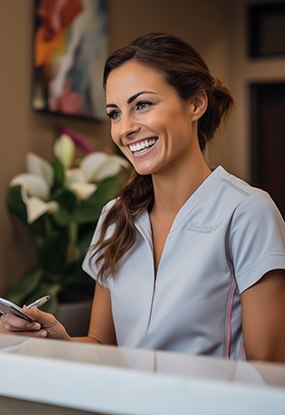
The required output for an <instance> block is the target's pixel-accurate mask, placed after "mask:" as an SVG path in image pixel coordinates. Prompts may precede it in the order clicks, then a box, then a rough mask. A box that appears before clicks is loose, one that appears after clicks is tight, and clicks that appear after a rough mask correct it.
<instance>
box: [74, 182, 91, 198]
mask: <svg viewBox="0 0 285 415" xmlns="http://www.w3.org/2000/svg"><path fill="white" fill-rule="evenodd" d="M68 188H69V189H70V190H71V191H72V192H74V193H75V195H76V197H77V199H79V200H86V199H88V197H89V196H91V195H92V193H94V192H95V190H96V189H97V186H96V184H94V183H75V182H73V183H70V185H69V186H68Z"/></svg>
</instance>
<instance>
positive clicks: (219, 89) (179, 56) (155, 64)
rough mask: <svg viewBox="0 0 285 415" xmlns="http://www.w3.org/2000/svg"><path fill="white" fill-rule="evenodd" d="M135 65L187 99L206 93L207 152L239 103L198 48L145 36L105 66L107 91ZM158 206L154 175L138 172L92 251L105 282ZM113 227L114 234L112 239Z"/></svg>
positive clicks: (202, 130)
mask: <svg viewBox="0 0 285 415" xmlns="http://www.w3.org/2000/svg"><path fill="white" fill-rule="evenodd" d="M129 60H134V61H136V62H139V63H142V64H145V65H148V66H150V67H152V68H155V69H157V70H159V71H160V72H161V73H162V74H163V75H164V77H165V81H166V82H167V83H168V84H169V85H171V86H173V87H174V88H175V90H176V91H177V93H178V95H179V96H180V97H181V98H182V99H183V100H187V99H189V98H191V97H193V96H194V95H195V94H197V93H199V92H201V91H205V92H206V94H207V96H208V107H207V110H206V112H205V113H204V115H203V116H202V117H201V119H200V120H199V123H198V139H199V145H200V148H201V151H203V150H204V149H205V147H206V143H207V142H209V141H210V140H211V139H212V138H213V136H214V133H215V131H216V129H217V128H218V127H219V125H220V123H221V121H222V120H223V119H224V118H226V117H227V115H228V114H229V112H230V110H231V108H232V105H233V100H232V97H231V95H230V93H229V91H228V89H227V88H225V87H224V86H223V85H222V83H221V82H220V81H219V80H215V79H214V78H213V77H212V76H211V75H210V73H209V69H208V66H207V65H206V63H205V62H204V60H203V59H202V58H201V56H200V55H199V54H198V53H197V52H196V51H195V49H193V48H192V47H191V46H190V45H188V44H187V43H186V42H184V41H183V40H182V39H179V38H178V37H176V36H173V35H168V34H164V33H149V34H146V35H143V36H140V37H138V38H137V39H136V40H134V41H132V42H131V43H130V44H129V45H128V46H126V47H123V48H121V49H119V50H117V51H115V52H113V53H112V54H111V55H110V56H109V58H108V59H107V61H106V64H105V68H104V78H103V83H104V87H106V82H107V79H108V76H109V74H110V73H111V71H112V70H113V69H115V68H118V67H119V66H121V65H122V64H123V63H125V62H127V61H129ZM152 203H153V186H152V178H151V176H150V175H145V176H142V175H140V174H138V173H136V172H133V173H132V175H131V177H130V180H129V182H128V183H127V185H126V186H125V188H124V189H123V190H122V192H121V194H120V196H119V197H118V198H117V201H116V203H115V204H114V205H113V206H112V208H111V209H110V210H109V212H108V213H107V215H106V217H105V219H104V222H103V224H102V227H101V231H100V236H99V239H98V241H97V243H96V244H95V246H92V247H91V249H92V250H93V255H95V254H96V264H97V265H98V278H99V279H100V278H107V277H108V276H111V275H114V274H115V272H116V269H117V266H118V264H119V261H120V260H121V259H122V257H123V256H124V255H125V254H126V253H127V251H128V250H129V249H130V248H131V247H132V246H133V244H134V243H135V239H136V230H135V225H134V222H135V218H136V217H137V216H138V215H139V214H140V213H142V212H143V211H144V210H145V209H149V210H150V209H151V206H152ZM111 225H113V226H114V232H113V233H112V235H111V237H109V238H107V239H106V232H107V229H108V228H109V227H110V226H111ZM93 255H92V257H93Z"/></svg>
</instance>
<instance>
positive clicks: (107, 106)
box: [106, 91, 155, 109]
mask: <svg viewBox="0 0 285 415" xmlns="http://www.w3.org/2000/svg"><path fill="white" fill-rule="evenodd" d="M142 94H155V92H153V91H141V92H138V93H137V94H134V95H132V96H131V97H130V98H129V99H128V100H127V104H131V103H132V102H133V101H134V100H135V99H136V98H137V97H138V96H140V95H142ZM114 107H115V108H118V106H117V105H116V104H107V105H106V109H107V108H114Z"/></svg>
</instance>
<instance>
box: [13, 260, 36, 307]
mask: <svg viewBox="0 0 285 415" xmlns="http://www.w3.org/2000/svg"><path fill="white" fill-rule="evenodd" d="M42 278H43V271H42V270H41V269H39V268H36V269H33V270H30V271H28V272H26V273H25V274H24V275H23V276H22V277H21V278H20V279H19V280H18V281H16V283H15V284H13V285H12V286H11V287H9V289H8V291H7V298H8V299H9V300H11V301H13V302H14V303H16V304H18V305H20V306H22V305H23V304H24V302H25V300H26V298H27V297H29V295H31V293H32V292H33V291H35V290H36V289H37V288H38V287H39V286H40V284H41V282H42Z"/></svg>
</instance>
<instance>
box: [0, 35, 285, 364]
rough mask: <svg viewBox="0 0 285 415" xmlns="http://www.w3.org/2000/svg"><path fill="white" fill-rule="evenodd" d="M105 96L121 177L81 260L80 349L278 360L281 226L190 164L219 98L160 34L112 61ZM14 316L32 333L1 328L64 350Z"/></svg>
mask: <svg viewBox="0 0 285 415" xmlns="http://www.w3.org/2000/svg"><path fill="white" fill-rule="evenodd" d="M104 86H105V89H106V98H107V105H106V111H107V114H108V115H109V117H110V122H111V134H112V138H113V140H114V142H115V143H116V145H117V146H118V147H119V149H120V150H121V151H122V152H123V153H124V155H125V156H126V157H127V159H128V160H129V161H130V163H131V164H132V165H133V167H134V171H133V174H132V176H131V178H130V180H129V182H128V183H127V185H126V186H125V187H124V188H123V189H122V191H121V192H120V194H119V196H118V197H117V198H116V199H115V200H113V201H111V202H109V203H108V204H107V205H106V206H105V207H104V209H103V211H102V214H101V216H100V219H99V222H98V225H97V227H96V230H95V233H94V236H93V239H92V244H91V247H90V250H89V252H88V254H87V256H86V257H85V260H84V263H83V268H84V270H85V271H86V272H87V273H88V274H89V275H90V276H91V277H92V278H94V279H95V280H96V281H97V284H96V290H95V296H94V300H93V307H92V312H91V320H90V328H89V333H88V336H87V337H86V338H82V339H81V340H82V341H89V342H97V343H106V344H117V345H118V346H124V347H142V348H150V349H162V350H169V351H176V352H183V353H191V354H204V355H212V356H219V357H225V358H228V359H261V360H272V361H273V360H275V361H285V333H284V330H283V327H284V326H285V309H284V307H285V297H284V295H285V226H284V222H283V219H282V217H281V215H280V213H279V211H278V209H277V208H276V206H275V204H274V203H273V201H272V199H271V198H270V196H269V195H268V194H267V193H265V192H263V191H262V190H260V189H256V188H254V187H252V186H250V185H249V184H247V183H245V182H243V181H242V180H241V179H239V178H237V177H235V176H233V175H231V174H230V173H228V172H226V171H225V170H224V169H223V167H222V166H218V167H216V168H214V169H210V168H209V167H208V165H207V163H206V161H205V159H204V157H203V150H204V149H205V146H206V144H207V143H208V142H209V141H210V140H211V139H212V138H213V136H214V134H215V132H216V130H217V128H218V127H219V125H220V124H221V122H222V121H224V120H225V118H226V116H227V115H228V114H229V112H230V110H231V107H232V98H231V95H230V93H229V91H228V90H227V88H225V87H224V86H223V85H222V83H221V82H220V81H218V80H216V79H214V78H213V77H212V76H211V74H210V73H209V70H208V67H207V65H206V63H205V62H204V61H203V59H202V58H201V56H200V55H199V54H198V53H197V52H196V51H195V50H194V49H193V48H192V47H191V46H189V45H188V44H187V43H186V42H184V41H183V40H181V39H179V38H177V37H175V36H172V35H167V34H163V33H149V34H147V35H144V36H141V37H139V38H138V39H135V40H134V41H133V42H131V43H130V44H129V45H128V46H126V47H124V48H122V49H119V50H117V51H115V52H114V53H113V54H112V55H111V56H110V57H109V58H108V59H107V62H106V65H105V70H104ZM272 304H274V307H272ZM25 311H26V312H27V313H29V316H31V318H33V319H34V320H36V321H38V322H40V323H41V324H42V328H41V329H40V330H35V329H33V328H31V327H28V326H27V324H26V323H23V322H19V319H17V320H15V319H14V320H12V319H11V318H9V317H7V316H4V317H2V330H5V331H8V332H11V331H17V332H18V331H19V330H21V332H23V331H24V333H26V334H27V332H28V333H29V334H30V335H34V336H49V337H53V338H61V339H68V340H70V339H71V338H70V336H69V335H68V334H67V332H66V331H65V330H64V328H63V327H62V325H60V324H59V322H57V321H56V320H55V318H54V317H53V316H51V315H49V314H46V313H43V312H41V311H39V310H25ZM0 331H1V325H0Z"/></svg>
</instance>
